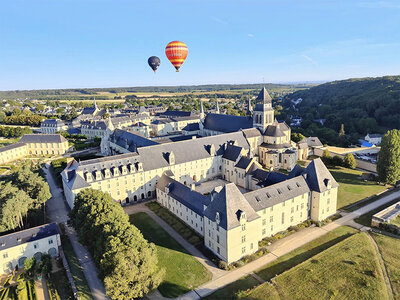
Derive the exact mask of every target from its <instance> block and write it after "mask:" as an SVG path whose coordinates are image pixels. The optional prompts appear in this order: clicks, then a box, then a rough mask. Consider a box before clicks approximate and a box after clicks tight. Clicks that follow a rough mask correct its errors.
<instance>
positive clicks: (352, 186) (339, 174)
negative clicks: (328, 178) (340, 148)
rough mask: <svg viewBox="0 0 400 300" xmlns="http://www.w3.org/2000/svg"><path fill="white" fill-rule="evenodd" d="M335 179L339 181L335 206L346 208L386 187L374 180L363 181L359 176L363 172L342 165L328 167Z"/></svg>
mask: <svg viewBox="0 0 400 300" xmlns="http://www.w3.org/2000/svg"><path fill="white" fill-rule="evenodd" d="M329 171H330V172H331V173H332V175H333V177H334V178H335V180H336V181H337V182H338V183H339V190H338V201H337V208H338V209H340V208H343V209H346V206H349V205H351V204H353V203H355V202H358V201H360V200H362V199H365V198H367V197H371V196H373V195H375V194H377V193H380V192H382V191H384V190H386V189H387V187H385V186H383V185H379V184H377V183H376V182H374V181H364V180H362V179H361V178H360V176H361V174H362V173H363V172H361V171H359V170H352V169H347V168H343V167H335V168H329Z"/></svg>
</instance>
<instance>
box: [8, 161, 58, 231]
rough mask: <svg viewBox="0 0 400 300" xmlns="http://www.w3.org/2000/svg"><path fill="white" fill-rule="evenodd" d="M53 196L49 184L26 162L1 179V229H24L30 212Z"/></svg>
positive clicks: (36, 169) (37, 170)
mask: <svg viewBox="0 0 400 300" xmlns="http://www.w3.org/2000/svg"><path fill="white" fill-rule="evenodd" d="M50 198H51V193H50V189H49V185H48V184H47V182H46V181H45V180H44V179H43V177H42V176H41V175H40V174H39V169H38V168H35V167H34V166H33V165H31V164H30V163H29V164H24V165H23V166H22V167H20V168H19V169H17V170H16V171H14V172H12V173H11V175H10V176H7V177H5V178H3V180H2V181H0V230H1V231H9V230H15V229H17V228H20V229H23V228H24V227H25V226H26V225H27V220H28V217H29V212H30V211H31V210H37V209H41V207H42V206H43V204H44V203H45V202H46V201H47V200H49V199H50Z"/></svg>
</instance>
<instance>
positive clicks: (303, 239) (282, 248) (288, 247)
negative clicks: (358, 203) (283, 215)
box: [178, 191, 400, 300]
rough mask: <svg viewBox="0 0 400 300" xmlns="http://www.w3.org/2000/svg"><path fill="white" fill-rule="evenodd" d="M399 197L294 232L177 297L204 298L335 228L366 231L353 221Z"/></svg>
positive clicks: (187, 299)
mask: <svg viewBox="0 0 400 300" xmlns="http://www.w3.org/2000/svg"><path fill="white" fill-rule="evenodd" d="M399 197H400V191H396V192H393V193H391V194H389V195H387V196H384V197H382V198H380V199H378V200H376V201H374V202H373V203H371V204H368V205H366V206H364V207H362V208H360V209H358V210H356V211H353V212H351V213H347V214H346V215H344V216H343V217H341V218H340V219H338V220H336V221H334V222H332V223H329V224H327V225H325V226H323V227H310V228H306V229H304V230H301V231H299V232H296V233H294V234H292V235H290V236H288V237H286V238H284V239H282V240H279V241H277V242H275V243H274V244H272V245H271V246H270V247H269V250H270V251H271V253H268V254H267V255H265V256H263V257H261V258H259V259H257V260H255V261H253V262H251V263H248V264H247V265H245V266H243V267H241V268H239V269H236V270H233V271H230V272H226V274H224V275H223V276H221V277H219V278H216V279H214V280H212V281H209V282H207V283H205V284H203V285H202V286H200V287H198V288H197V289H195V290H194V291H191V292H188V293H186V294H185V295H182V296H180V297H178V299H185V300H189V299H190V300H193V299H200V298H201V297H205V296H207V295H210V294H212V293H213V292H215V291H216V290H218V289H220V288H222V287H224V286H226V285H228V284H230V283H232V282H234V281H236V280H238V279H240V278H242V277H243V276H246V275H251V274H252V273H253V272H254V271H256V270H258V269H259V268H261V267H262V266H264V265H266V264H269V263H271V262H272V261H274V260H276V259H277V258H278V257H280V256H282V255H285V254H287V253H289V252H291V251H293V250H295V249H296V248H298V247H301V246H303V245H305V244H307V243H309V242H311V241H312V240H314V239H316V238H319V237H321V236H323V235H324V234H326V233H327V232H329V231H332V230H334V229H335V228H338V227H340V226H343V225H348V226H353V227H356V228H357V229H360V230H365V229H367V228H366V227H364V226H362V225H360V224H358V223H355V222H354V219H355V218H357V217H359V216H360V215H363V214H365V213H367V212H369V211H371V210H374V209H376V208H378V207H379V206H381V205H383V204H386V203H388V202H390V201H392V200H394V199H396V198H399Z"/></svg>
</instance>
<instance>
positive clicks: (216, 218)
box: [215, 212, 221, 224]
mask: <svg viewBox="0 0 400 300" xmlns="http://www.w3.org/2000/svg"><path fill="white" fill-rule="evenodd" d="M220 221H221V220H220V217H219V212H217V213H216V214H215V222H216V223H217V224H219V222H220Z"/></svg>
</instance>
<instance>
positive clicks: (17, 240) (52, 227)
mask: <svg viewBox="0 0 400 300" xmlns="http://www.w3.org/2000/svg"><path fill="white" fill-rule="evenodd" d="M56 234H59V232H58V227H57V224H56V223H50V224H46V225H41V226H38V227H33V228H29V229H26V230H22V231H18V232H14V233H10V234H7V235H3V236H1V237H0V250H6V249H9V248H12V247H15V246H18V245H22V244H25V243H28V242H33V241H37V240H41V239H43V238H47V237H50V236H53V235H56Z"/></svg>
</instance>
